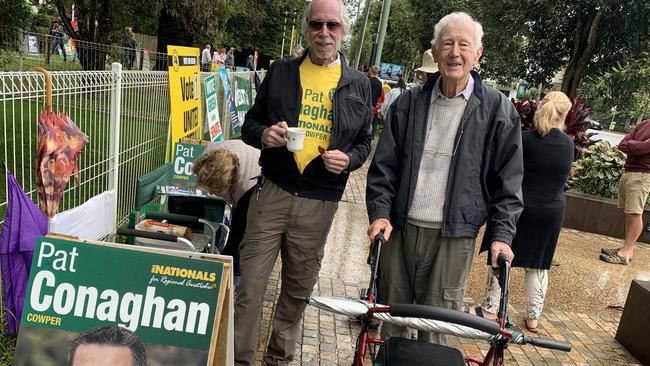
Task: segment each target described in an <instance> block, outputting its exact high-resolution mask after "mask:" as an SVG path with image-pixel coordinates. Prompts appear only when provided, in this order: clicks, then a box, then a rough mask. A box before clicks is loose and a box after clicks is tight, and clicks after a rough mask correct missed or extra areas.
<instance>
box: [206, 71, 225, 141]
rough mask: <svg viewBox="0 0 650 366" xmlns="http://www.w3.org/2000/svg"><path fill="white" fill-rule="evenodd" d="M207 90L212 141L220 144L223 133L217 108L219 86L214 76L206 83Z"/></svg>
mask: <svg viewBox="0 0 650 366" xmlns="http://www.w3.org/2000/svg"><path fill="white" fill-rule="evenodd" d="M203 83H204V84H205V88H204V89H203V90H204V91H205V109H206V118H207V122H208V130H209V131H210V141H214V142H219V141H222V140H223V133H222V132H221V121H220V120H219V108H218V107H217V85H216V81H215V77H214V75H208V76H207V77H206V78H205V80H204V82H203Z"/></svg>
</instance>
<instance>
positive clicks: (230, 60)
mask: <svg viewBox="0 0 650 366" xmlns="http://www.w3.org/2000/svg"><path fill="white" fill-rule="evenodd" d="M225 64H226V66H228V67H230V68H234V67H235V48H234V47H230V48H229V49H228V53H227V54H226V62H225Z"/></svg>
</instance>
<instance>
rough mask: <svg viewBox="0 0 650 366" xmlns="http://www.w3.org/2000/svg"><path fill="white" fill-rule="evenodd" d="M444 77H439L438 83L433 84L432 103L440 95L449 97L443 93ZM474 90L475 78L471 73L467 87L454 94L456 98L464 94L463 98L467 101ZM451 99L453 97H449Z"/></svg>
mask: <svg viewBox="0 0 650 366" xmlns="http://www.w3.org/2000/svg"><path fill="white" fill-rule="evenodd" d="M441 80H442V77H439V78H438V80H436V84H435V85H434V86H433V91H432V94H431V103H432V104H433V102H434V101H435V100H436V99H438V98H439V97H444V98H447V97H446V96H445V95H444V94H442V90H440V83H441ZM473 92H474V78H473V77H472V75H469V79H468V80H467V85H465V89H463V91H461V92H460V93H458V94H456V95H454V98H456V97H458V96H460V95H462V96H463V98H465V100H466V101H469V97H471V96H472V93H473ZM449 99H451V98H449Z"/></svg>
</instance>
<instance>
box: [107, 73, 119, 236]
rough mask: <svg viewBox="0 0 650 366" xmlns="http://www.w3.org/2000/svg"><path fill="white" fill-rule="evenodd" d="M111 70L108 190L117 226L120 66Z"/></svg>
mask: <svg viewBox="0 0 650 366" xmlns="http://www.w3.org/2000/svg"><path fill="white" fill-rule="evenodd" d="M111 70H112V71H113V75H114V76H115V89H113V90H112V91H111V119H110V131H109V141H108V144H109V145H108V146H109V147H108V148H109V157H110V159H109V171H108V189H109V190H110V189H113V190H115V204H114V205H113V215H114V216H113V217H114V219H115V223H116V224H117V206H118V198H119V197H118V188H119V178H120V176H119V167H120V114H121V107H122V64H120V63H119V62H113V65H112V68H111Z"/></svg>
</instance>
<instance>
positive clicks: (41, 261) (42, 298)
mask: <svg viewBox="0 0 650 366" xmlns="http://www.w3.org/2000/svg"><path fill="white" fill-rule="evenodd" d="M222 273H223V263H218V262H211V261H205V260H197V259H189V258H184V257H177V256H169V255H163V254H157V253H149V252H140V251H132V250H128V249H126V248H125V249H120V248H116V247H108V246H101V245H92V244H85V243H80V242H75V241H68V240H62V239H55V238H39V239H38V242H37V245H36V250H35V252H34V260H33V263H32V271H31V273H30V278H29V286H28V288H27V292H26V296H25V306H24V311H23V319H22V323H21V324H22V325H32V326H37V327H47V328H56V329H64V330H67V331H72V332H83V331H85V330H87V329H90V328H94V327H97V326H103V325H118V326H121V327H124V328H127V329H129V330H131V331H132V332H134V333H135V334H137V335H138V336H139V338H140V339H141V340H142V341H144V342H146V343H158V344H166V345H170V346H177V347H185V348H192V349H198V350H206V351H207V350H208V349H209V347H210V338H211V336H212V324H213V323H214V317H215V313H216V311H215V309H216V305H217V299H218V296H219V286H220V282H221V276H222Z"/></svg>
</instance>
